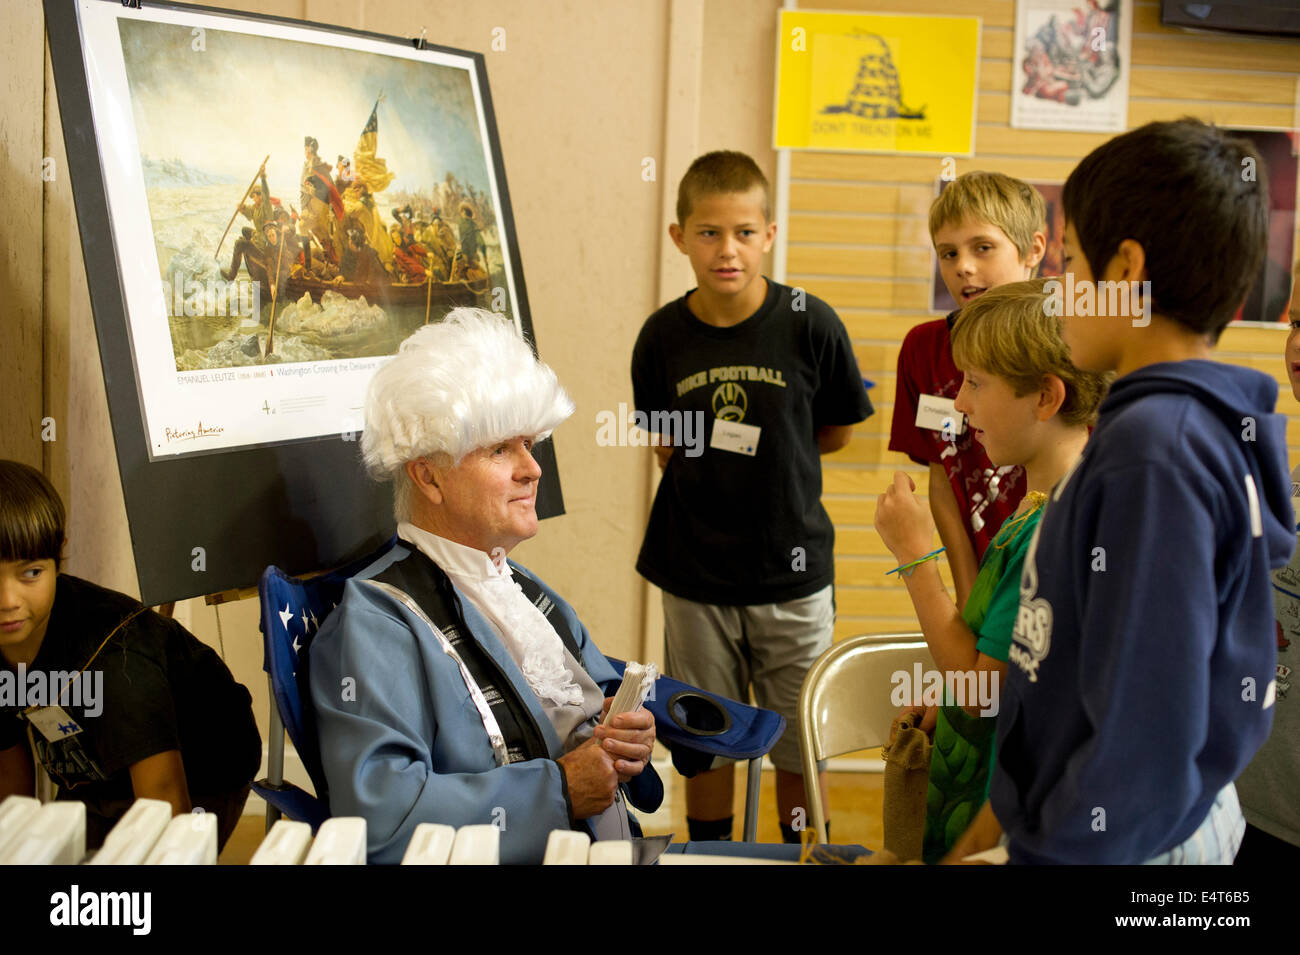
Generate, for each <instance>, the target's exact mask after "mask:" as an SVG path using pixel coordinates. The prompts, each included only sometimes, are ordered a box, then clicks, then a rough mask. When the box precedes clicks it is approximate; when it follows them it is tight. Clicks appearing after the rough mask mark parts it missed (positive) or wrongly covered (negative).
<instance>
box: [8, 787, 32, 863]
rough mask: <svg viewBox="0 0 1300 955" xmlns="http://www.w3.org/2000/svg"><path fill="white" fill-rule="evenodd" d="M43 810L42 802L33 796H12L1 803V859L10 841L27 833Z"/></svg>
mask: <svg viewBox="0 0 1300 955" xmlns="http://www.w3.org/2000/svg"><path fill="white" fill-rule="evenodd" d="M40 808H41V801H40V800H39V799H33V798H32V797H31V796H10V797H9V798H8V799H6V800H5V801H4V802H0V858H3V856H4V852H5V848H6V847H7V846H8V845H9V840H10V839H13V838H14V837H15V836H17V835H18V833H20V832H25V831H26V829H27V827H28V826H29V825H30V824H31V821H32V819H33V818H34V817H35V816H36V813H37V812H38V811H39V810H40Z"/></svg>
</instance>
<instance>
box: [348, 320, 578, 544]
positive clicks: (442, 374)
mask: <svg viewBox="0 0 1300 955" xmlns="http://www.w3.org/2000/svg"><path fill="white" fill-rule="evenodd" d="M365 414H366V429H365V432H364V434H362V436H361V454H362V457H363V458H364V460H365V463H366V469H367V470H368V471H369V472H370V476H371V477H373V478H375V479H376V480H379V481H392V482H393V511H394V514H395V515H396V517H397V519H398V520H399V521H406V520H410V517H411V506H410V505H411V499H410V481H409V480H407V479H406V476H405V474H404V473H403V469H404V468H405V466H406V463H407V462H408V461H414V460H416V459H417V458H423V457H433V458H440V459H442V460H443V461H444V462H445V461H448V459H449V463H451V464H458V463H460V461H461V459H462V458H464V457H465V455H467V454H469V453H470V452H471V451H474V450H476V449H478V448H483V447H487V446H488V445H492V444H497V443H498V442H501V441H506V440H509V439H510V438H515V437H518V436H520V435H529V436H532V437H533V439H534V440H535V441H542V440H544V439H545V438H547V437H548V436H549V435H550V433H551V431H552V430H553V429H554V428H555V426H556V425H558V424H559V423H560V422H561V421H563V420H564V419H565V418H567V417H568V416H569V415H571V414H573V401H572V400H570V398H569V396H568V394H567V393H565V391H564V389H563V388H562V387H561V386H560V383H559V381H558V380H557V379H556V377H555V372H553V371H552V370H551V369H550V368H549V367H548V366H547V365H545V364H543V363H542V362H540V361H538V360H537V359H536V358H535V357H534V356H533V352H532V349H531V348H529V347H528V343H527V342H525V341H524V339H523V338H521V337H520V335H519V333H518V331H516V329H515V326H514V324H513V323H512V322H510V321H509V320H508V319H505V318H503V317H502V316H500V315H497V314H495V313H493V312H489V311H485V310H484V309H481V308H457V309H453V310H452V311H450V312H448V313H447V317H446V318H444V319H443V320H442V321H441V322H437V323H436V324H432V325H425V326H424V327H423V328H421V329H419V330H418V331H417V332H415V334H413V335H411V336H410V337H409V338H408V339H406V341H404V342H402V345H401V348H400V349H398V352H397V354H396V355H395V356H394V357H393V359H392V360H391V361H389V362H388V363H387V364H386V365H384V366H383V367H382V368H380V369H379V370H378V371H377V372H375V375H374V377H373V378H372V379H371V380H370V388H369V390H368V391H367V392H366V409H365Z"/></svg>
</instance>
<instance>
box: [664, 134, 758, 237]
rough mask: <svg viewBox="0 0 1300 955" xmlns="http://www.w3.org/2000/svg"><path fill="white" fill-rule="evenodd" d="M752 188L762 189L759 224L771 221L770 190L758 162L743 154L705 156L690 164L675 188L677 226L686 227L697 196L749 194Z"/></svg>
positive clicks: (710, 154)
mask: <svg viewBox="0 0 1300 955" xmlns="http://www.w3.org/2000/svg"><path fill="white" fill-rule="evenodd" d="M755 188H759V189H762V190H763V221H764V222H771V221H772V195H771V190H770V189H769V187H768V185H767V177H766V176H764V175H763V170H761V169H759V168H758V163H756V162H754V160H753V159H752V158H751V157H749V156H747V155H746V154H745V153H740V152H734V151H731V150H719V151H717V152H712V153H705V154H704V155H703V156H701V157H699V158H698V159H696V160H695V162H693V163H691V167H690V168H689V169H687V170H686V175H684V176H682V181H681V182H680V183H679V184H678V186H677V224H678V225H679V226H684V225H686V219H687V217H689V216H690V214H691V212H692V211H693V210H694V208H695V200H697V199H698V198H699V197H700V196H715V195H719V194H722V195H727V194H730V193H736V192H749V190H751V189H755Z"/></svg>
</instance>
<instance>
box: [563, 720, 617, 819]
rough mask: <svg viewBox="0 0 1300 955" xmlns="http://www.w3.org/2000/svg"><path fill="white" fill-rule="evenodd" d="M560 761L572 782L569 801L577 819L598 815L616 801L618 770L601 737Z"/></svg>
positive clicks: (583, 745)
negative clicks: (599, 739) (600, 740)
mask: <svg viewBox="0 0 1300 955" xmlns="http://www.w3.org/2000/svg"><path fill="white" fill-rule="evenodd" d="M556 762H557V763H559V765H560V771H561V772H562V773H564V779H565V781H566V782H567V783H568V785H569V802H570V803H571V804H572V805H573V817H574V818H575V819H589V818H591V817H592V816H598V815H600V814H601V813H602V812H604V811H605V810H606V809H608V808H609V807H610V806H611V805H613V804H614V793H615V792H617V791H618V771H617V770H615V769H614V760H613V759H612V758H611V757H610V755H609V754H608V753H606V752H605V750H604V749H602V748H601V744H600V742H599V741H598V740H595V739H589V740H587V742H585V743H583V744H582V745H581V746H579V747H578V748H577V749H574V750H571V751H570V752H567V753H565V754H564V755H563V756H561V757H560V758H559V759H557V760H556Z"/></svg>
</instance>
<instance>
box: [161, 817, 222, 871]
mask: <svg viewBox="0 0 1300 955" xmlns="http://www.w3.org/2000/svg"><path fill="white" fill-rule="evenodd" d="M144 864H145V865H216V864H217V817H216V816H214V815H213V814H212V813H210V812H186V813H182V814H181V815H179V816H176V817H175V818H174V819H172V821H171V822H169V823H167V828H166V829H164V830H163V834H162V835H161V836H159V838H158V841H157V842H156V843H154V847H153V848H152V849H150V850H149V854H148V855H147V856H145V859H144Z"/></svg>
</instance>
